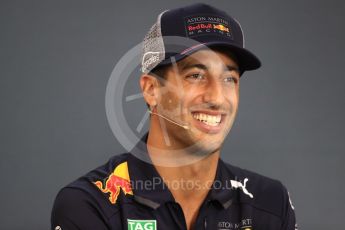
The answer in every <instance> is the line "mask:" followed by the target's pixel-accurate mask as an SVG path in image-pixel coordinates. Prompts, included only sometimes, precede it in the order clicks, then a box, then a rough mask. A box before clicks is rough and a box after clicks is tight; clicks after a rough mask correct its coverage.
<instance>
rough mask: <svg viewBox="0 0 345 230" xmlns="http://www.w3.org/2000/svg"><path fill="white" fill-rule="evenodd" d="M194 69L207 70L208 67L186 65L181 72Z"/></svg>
mask: <svg viewBox="0 0 345 230" xmlns="http://www.w3.org/2000/svg"><path fill="white" fill-rule="evenodd" d="M192 68H198V69H202V70H207V66H206V65H203V64H198V63H196V64H186V65H184V66H182V68H181V70H182V71H185V70H187V69H192Z"/></svg>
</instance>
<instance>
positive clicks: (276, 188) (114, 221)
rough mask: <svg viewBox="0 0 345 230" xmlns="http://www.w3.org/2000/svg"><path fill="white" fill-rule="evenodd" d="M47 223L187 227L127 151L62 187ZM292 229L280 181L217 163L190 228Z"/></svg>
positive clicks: (155, 177) (58, 229)
mask: <svg viewBox="0 0 345 230" xmlns="http://www.w3.org/2000/svg"><path fill="white" fill-rule="evenodd" d="M51 224H52V229H55V230H76V229H82V230H89V229H90V230H96V229H97V230H101V229H130V230H132V229H135V230H138V229H144V230H146V229H147V230H153V229H160V230H169V229H173V230H176V229H186V222H185V219H184V215H183V211H182V208H181V206H180V205H179V204H178V203H177V202H175V199H174V197H173V196H172V194H171V192H170V191H169V189H168V188H167V186H166V185H165V184H164V183H163V180H162V178H161V177H160V175H159V174H158V172H157V171H156V169H155V167H154V166H153V165H152V164H150V163H147V162H145V161H142V160H140V159H138V158H136V157H135V156H133V155H132V154H130V153H124V154H121V155H117V156H114V157H112V158H111V159H110V160H109V161H108V162H107V163H106V164H105V165H103V166H101V167H99V168H97V169H95V170H93V171H91V172H89V173H87V174H86V175H85V176H83V177H81V178H79V179H77V180H76V181H74V182H72V183H71V184H69V185H67V186H66V187H64V188H63V189H62V190H61V191H60V192H59V193H58V195H57V197H56V200H55V203H54V206H53V210H52V217H51ZM295 228H296V225H295V214H294V210H293V206H292V204H291V201H290V199H289V195H288V192H287V190H286V188H285V187H284V186H283V185H282V184H281V183H280V182H279V181H277V180H272V179H269V178H267V177H264V176H261V175H258V174H256V173H253V172H250V171H247V170H243V169H240V168H238V167H234V166H232V165H229V164H226V163H225V162H223V161H222V160H221V159H220V160H219V161H218V166H217V172H216V178H215V183H214V184H213V186H212V187H211V189H210V191H209V193H208V195H207V197H206V199H205V200H204V202H203V204H202V205H201V207H200V210H199V213H198V216H197V219H196V222H195V225H194V229H197V230H199V229H212V230H226V229H229V230H236V229H238V230H240V229H241V230H254V229H261V230H293V229H295Z"/></svg>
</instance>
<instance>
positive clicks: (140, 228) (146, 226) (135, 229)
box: [127, 219, 157, 230]
mask: <svg viewBox="0 0 345 230" xmlns="http://www.w3.org/2000/svg"><path fill="white" fill-rule="evenodd" d="M127 222H128V230H156V229H157V221H156V220H130V219H127Z"/></svg>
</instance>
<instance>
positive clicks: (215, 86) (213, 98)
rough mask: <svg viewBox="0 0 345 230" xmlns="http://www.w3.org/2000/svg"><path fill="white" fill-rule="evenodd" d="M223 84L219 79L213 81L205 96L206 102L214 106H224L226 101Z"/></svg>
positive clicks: (207, 87)
mask: <svg viewBox="0 0 345 230" xmlns="http://www.w3.org/2000/svg"><path fill="white" fill-rule="evenodd" d="M224 93H225V92H224V88H223V84H222V82H221V81H220V80H218V79H211V80H210V81H209V82H208V84H207V86H206V91H205V94H204V102H205V103H209V104H213V105H216V106H218V105H222V104H223V103H224V100H225V95H224Z"/></svg>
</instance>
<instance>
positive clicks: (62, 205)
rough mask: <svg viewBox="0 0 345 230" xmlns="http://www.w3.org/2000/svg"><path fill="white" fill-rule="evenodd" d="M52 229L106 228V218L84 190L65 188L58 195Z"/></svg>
mask: <svg viewBox="0 0 345 230" xmlns="http://www.w3.org/2000/svg"><path fill="white" fill-rule="evenodd" d="M51 229H52V230H77V229H78V230H80V229H82V230H95V229H97V230H106V229H109V228H108V226H107V224H106V220H105V219H104V217H103V216H102V215H101V213H100V212H99V210H97V208H96V207H95V205H93V202H92V198H91V197H90V196H89V195H88V194H87V193H86V192H84V191H82V190H79V189H73V188H64V189H62V190H61V191H60V192H59V194H58V195H57V197H56V199H55V202H54V206H53V210H52V214H51Z"/></svg>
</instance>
